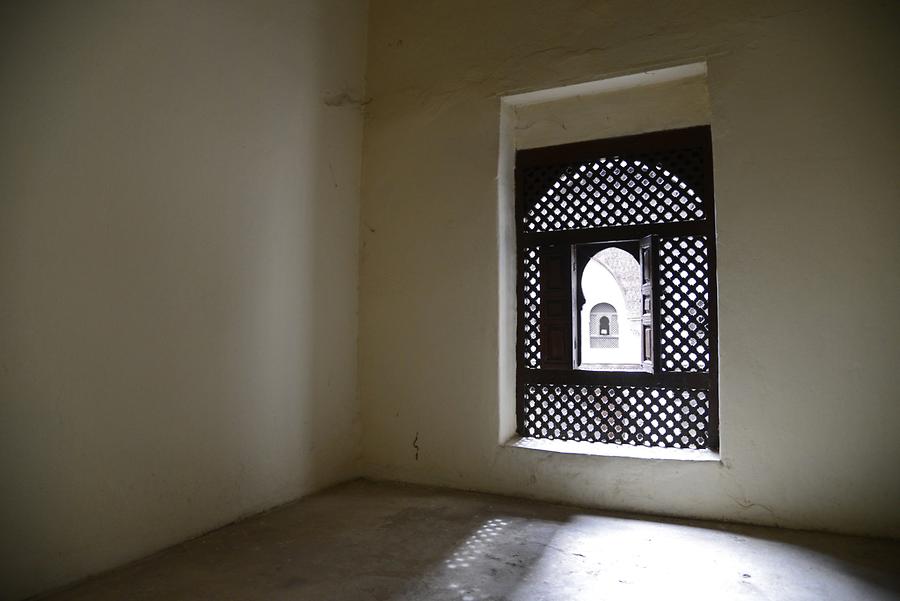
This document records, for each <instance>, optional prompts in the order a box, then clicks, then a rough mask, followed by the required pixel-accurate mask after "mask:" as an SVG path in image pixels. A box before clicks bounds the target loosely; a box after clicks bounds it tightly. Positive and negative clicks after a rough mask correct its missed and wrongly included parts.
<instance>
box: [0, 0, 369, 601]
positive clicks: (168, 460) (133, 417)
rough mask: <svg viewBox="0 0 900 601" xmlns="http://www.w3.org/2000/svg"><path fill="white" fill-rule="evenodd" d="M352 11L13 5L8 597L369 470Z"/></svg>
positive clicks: (2, 573) (1, 25)
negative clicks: (361, 362)
mask: <svg viewBox="0 0 900 601" xmlns="http://www.w3.org/2000/svg"><path fill="white" fill-rule="evenodd" d="M365 19H366V6H365V3H364V2H362V1H356V0H347V1H344V0H340V1H335V0H308V1H299V2H297V1H287V0H252V1H250V0H192V1H191V2H179V1H175V0H153V1H143V0H115V1H113V0H97V1H92V2H68V1H51V2H6V3H3V6H2V8H0V30H2V31H0V89H2V91H3V92H2V95H0V475H2V479H0V482H2V484H0V598H2V599H19V598H22V597H25V596H26V595H28V594H31V593H36V592H38V591H41V590H45V589H47V588H50V587H53V586H56V585H59V584H63V583H66V582H70V581H72V580H74V579H77V578H80V577H82V576H84V575H86V574H89V573H92V572H97V571H99V570H103V569H106V568H108V567H111V566H114V565H117V564H120V563H123V562H125V561H128V560H131V559H136V558H138V557H141V556H144V555H146V554H148V553H150V552H153V551H155V550H157V549H160V548H162V547H165V546H167V545H169V544H172V543H175V542H179V541H181V540H184V539H186V538H189V537H191V536H194V535H197V534H200V533H202V532H204V531H206V530H209V529H211V528H214V527H217V526H219V525H222V524H225V523H227V522H230V521H232V520H234V519H236V518H237V517H239V516H242V515H245V514H248V513H253V512H257V511H260V510H262V509H265V508H267V507H271V506H273V505H276V504H279V503H282V502H285V501H288V500H291V499H294V498H296V497H298V496H300V495H302V494H304V493H306V492H309V491H311V490H314V489H316V488H319V487H322V486H324V485H326V484H328V483H331V482H335V481H338V480H343V479H346V478H349V477H353V476H355V475H357V474H358V470H359V464H358V457H359V452H360V446H359V429H360V424H359V407H358V400H357V395H356V338H357V327H356V324H357V317H356V314H357V270H358V252H357V242H356V241H357V239H358V201H359V170H360V152H361V151H360V148H361V143H362V141H361V136H362V115H361V112H360V110H359V106H358V100H360V99H361V95H362V86H363V78H364V54H365Z"/></svg>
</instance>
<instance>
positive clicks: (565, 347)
mask: <svg viewBox="0 0 900 601" xmlns="http://www.w3.org/2000/svg"><path fill="white" fill-rule="evenodd" d="M540 257H541V369H572V367H573V364H572V347H573V342H572V247H571V246H569V245H558V246H542V247H541V250H540Z"/></svg>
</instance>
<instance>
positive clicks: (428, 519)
mask: <svg viewBox="0 0 900 601" xmlns="http://www.w3.org/2000/svg"><path fill="white" fill-rule="evenodd" d="M45 599H48V600H50V601H83V600H88V599H90V600H91V601H107V600H108V601H113V600H115V601H120V600H132V601H142V600H147V599H154V600H157V599H165V600H176V601H177V600H187V599H191V600H206V599H209V600H217V601H226V600H227V601H245V600H263V599H265V600H292V601H294V600H314V601H343V600H354V601H355V600H365V601H368V600H385V601H387V600H390V601H399V600H404V601H406V600H427V599H439V600H448V601H449V600H454V601H483V600H500V599H509V600H547V601H550V600H553V601H578V600H591V601H604V600H643V599H648V600H650V599H654V600H656V599H665V600H679V599H685V600H691V601H701V600H702V601H705V600H729V599H741V600H745V599H746V600H749V599H754V600H756V599H767V600H791V601H795V600H796V601H805V600H810V601H812V600H815V601H827V600H838V599H840V600H853V601H857V600H858V601H878V600H884V599H900V541H888V540H877V539H866V538H857V537H847V536H835V535H827V534H817V533H810V532H797V531H787V530H778V529H773V528H758V527H750V526H737V525H727V524H716V523H710V522H699V521H688V520H671V519H656V518H647V517H641V516H629V515H615V514H605V513H602V512H597V511H590V510H584V509H579V508H575V507H567V506H560V505H550V504H545V503H537V502H532V501H525V500H520V499H514V498H507V497H498V496H492V495H482V494H474V493H463V492H457V491H451V490H444V489H434V488H426V487H419V486H412V485H402V484H392V483H375V482H367V481H361V480H360V481H355V482H351V483H348V484H343V485H340V486H337V487H334V488H331V489H329V490H326V491H324V492H322V493H319V494H316V495H313V496H311V497H308V498H305V499H303V500H301V501H298V502H296V503H293V504H290V505H287V506H284V507H281V508H278V509H276V510H274V511H271V512H269V513H265V514H262V515H259V516H256V517H253V518H250V519H248V520H245V521H243V522H240V523H237V524H233V525H231V526H227V527H225V528H222V529H220V530H217V531H215V532H212V533H210V534H207V535H206V536H203V537H201V538H198V539H195V540H192V541H189V542H186V543H184V544H181V545H177V546H175V547H172V548H171V549H168V550H166V551H164V552H162V553H160V554H157V555H154V556H153V557H150V558H148V559H146V560H143V561H140V562H138V563H135V564H132V565H129V566H126V567H124V568H120V569H118V570H115V571H112V572H109V573H107V574H104V575H101V576H99V577H96V578H92V579H89V580H87V581H85V582H83V583H81V584H78V585H76V586H75V587H73V588H70V589H68V590H65V591H61V592H58V593H56V594H53V595H50V596H49V597H45Z"/></svg>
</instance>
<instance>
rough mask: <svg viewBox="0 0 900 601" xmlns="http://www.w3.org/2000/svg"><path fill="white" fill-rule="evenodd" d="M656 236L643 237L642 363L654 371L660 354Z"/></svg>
mask: <svg viewBox="0 0 900 601" xmlns="http://www.w3.org/2000/svg"><path fill="white" fill-rule="evenodd" d="M653 239H654V236H645V237H643V238H641V253H640V257H641V260H640V263H641V364H642V365H643V369H644V371H646V372H648V373H653V371H654V366H655V365H656V357H657V355H658V352H657V351H658V348H657V347H658V346H659V341H658V340H657V339H656V327H655V325H656V321H657V320H656V312H657V307H656V299H655V298H654V296H653V284H654V282H655V281H656V279H657V278H656V261H655V260H654V258H655V254H654V250H655V245H654V240H653Z"/></svg>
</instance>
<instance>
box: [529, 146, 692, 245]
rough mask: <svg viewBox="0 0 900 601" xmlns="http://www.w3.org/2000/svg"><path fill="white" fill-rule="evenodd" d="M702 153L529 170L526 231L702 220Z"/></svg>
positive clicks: (619, 158) (688, 150) (689, 151)
mask: <svg viewBox="0 0 900 601" xmlns="http://www.w3.org/2000/svg"><path fill="white" fill-rule="evenodd" d="M703 161H704V159H703V153H702V152H701V151H700V150H699V149H696V148H686V149H683V150H677V151H671V152H667V153H664V154H652V155H635V156H612V157H609V158H600V159H597V160H593V161H588V162H585V163H577V164H570V165H559V166H539V167H527V168H525V169H524V172H523V174H522V180H521V181H522V185H523V188H524V189H523V194H524V200H525V212H524V216H523V219H524V223H523V224H522V228H523V231H525V232H531V233H540V232H553V231H563V230H573V229H583V228H591V227H608V226H620V225H648V224H656V223H681V222H688V221H700V220H703V219H705V218H706V217H707V215H708V211H707V209H706V207H705V204H706V203H705V202H704V200H703V198H702V190H703V185H702V183H703V180H702V174H703Z"/></svg>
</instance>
